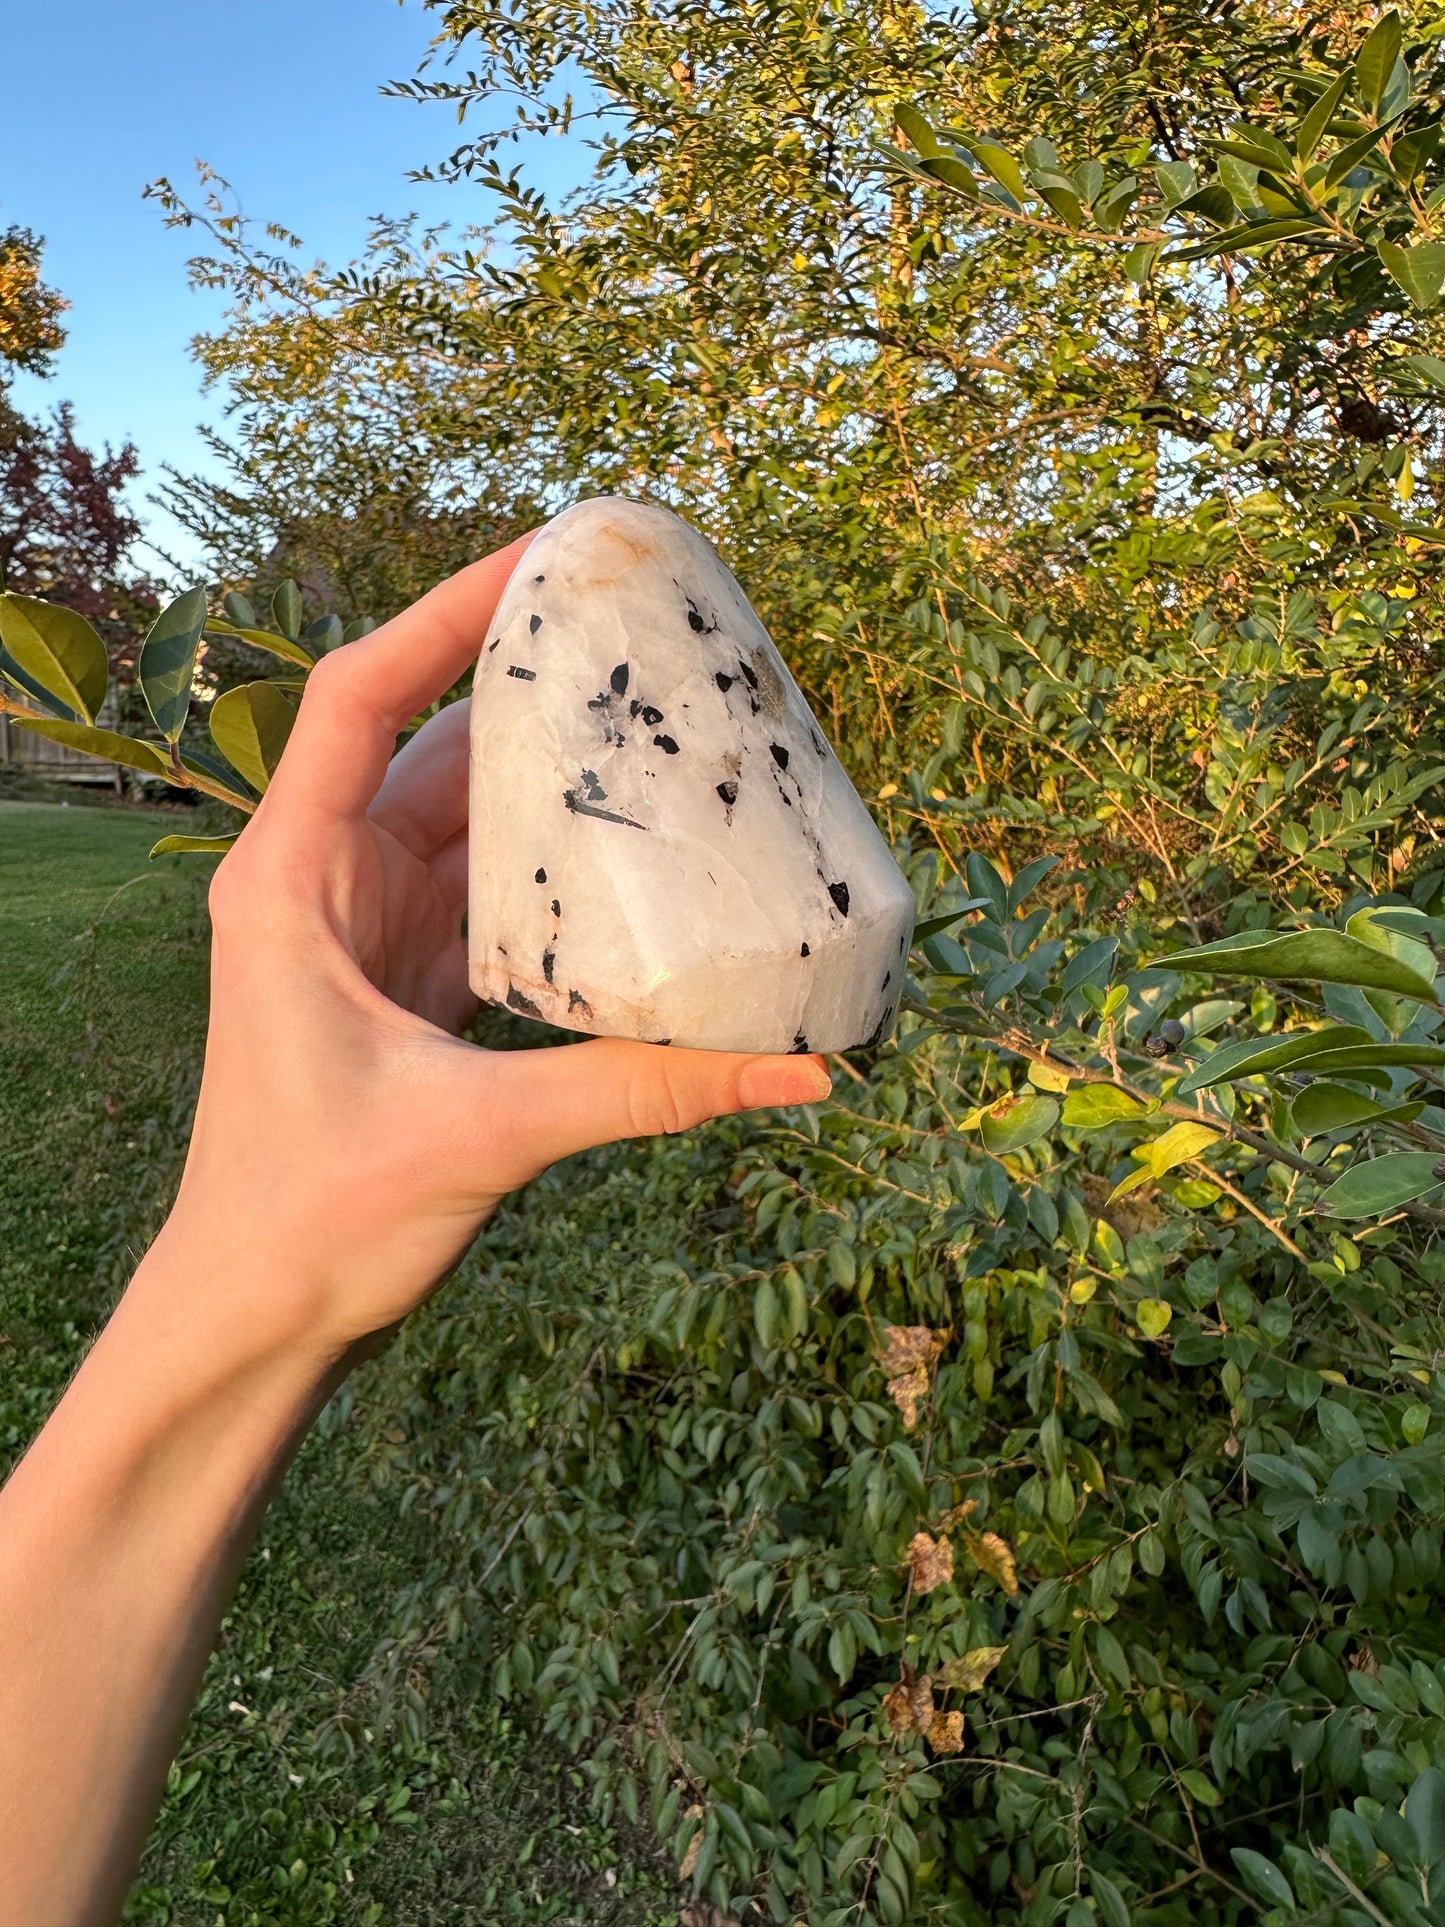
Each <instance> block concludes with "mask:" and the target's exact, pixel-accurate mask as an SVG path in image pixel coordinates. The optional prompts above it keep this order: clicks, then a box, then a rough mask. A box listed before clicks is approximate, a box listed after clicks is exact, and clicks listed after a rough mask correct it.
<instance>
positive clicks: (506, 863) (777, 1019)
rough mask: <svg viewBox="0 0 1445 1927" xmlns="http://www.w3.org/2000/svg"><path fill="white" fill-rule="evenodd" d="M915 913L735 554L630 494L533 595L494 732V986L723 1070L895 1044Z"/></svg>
mask: <svg viewBox="0 0 1445 1927" xmlns="http://www.w3.org/2000/svg"><path fill="white" fill-rule="evenodd" d="M912 928H913V897H912V893H911V892H910V890H909V887H908V884H907V882H906V881H905V879H904V878H903V876H902V875H901V874H900V872H899V870H898V868H897V865H896V864H895V863H894V861H893V858H892V857H891V856H890V855H889V852H888V846H887V844H886V843H885V842H884V841H883V838H882V837H881V836H880V835H879V833H878V830H877V829H876V827H875V826H874V823H873V820H872V818H871V817H870V816H869V814H868V812H867V810H866V809H865V808H864V806H863V804H862V802H861V801H860V800H859V797H858V795H857V793H856V791H855V790H854V788H853V785H852V784H851V783H850V782H849V780H848V777H847V775H846V773H845V771H844V769H843V767H842V765H841V764H840V763H839V761H838V759H837V757H836V756H835V755H834V754H833V752H832V750H831V749H830V748H829V747H828V744H827V743H826V742H825V740H824V738H823V734H822V731H821V730H820V729H819V728H818V725H817V723H816V722H815V721H814V720H813V716H812V712H811V711H810V710H809V708H808V705H807V703H806V701H805V700H804V698H803V695H802V692H801V691H800V690H799V688H798V686H797V684H796V683H795V682H794V681H793V678H792V677H791V676H790V675H789V673H788V670H787V668H786V666H785V664H784V662H783V659H782V657H781V656H780V655H779V654H778V652H777V650H776V649H775V648H774V646H773V644H772V642H771V641H770V640H769V637H768V635H767V632H766V631H765V630H764V628H763V626H762V624H761V623H760V622H759V621H758V618H757V617H756V615H754V613H753V611H752V609H751V608H750V607H749V605H748V601H747V598H746V596H744V594H743V592H742V590H741V589H740V588H739V587H738V584H737V582H736V580H735V579H734V578H733V576H732V575H731V574H730V572H729V571H728V570H727V569H726V568H725V567H724V566H723V563H722V562H721V560H720V559H719V557H718V555H717V553H716V551H715V550H714V549H713V548H712V546H711V544H710V543H708V542H706V541H705V540H704V539H703V538H702V537H701V536H700V535H698V534H697V533H696V531H695V530H693V529H690V528H689V527H688V526H687V524H686V523H685V522H682V521H679V520H678V518H677V517H676V516H675V515H672V514H670V513H669V512H668V511H667V510H666V509H663V508H658V507H655V506H653V505H651V504H648V503H642V502H630V501H623V500H619V499H615V498H612V497H605V498H603V499H600V500H594V501H587V502H579V503H578V504H577V505H576V507H575V508H570V509H568V510H567V511H566V512H565V514H562V515H559V516H558V517H557V518H556V520H555V521H553V522H550V523H548V525H547V526H546V528H544V529H543V530H542V532H541V534H540V535H539V536H538V537H537V539H536V540H535V541H534V542H533V543H532V545H531V547H530V548H529V549H528V550H527V551H526V553H525V554H524V555H523V557H522V560H521V562H520V563H519V564H518V566H517V570H516V573H515V574H514V575H513V577H512V579H511V581H510V582H509V583H508V585H507V588H506V591H505V592H504V594H503V596H502V600H501V603H500V605H499V606H498V609H497V614H496V618H495V620H494V622H493V625H492V628H491V631H490V633H489V635H488V637H487V642H486V645H485V647H484V649H483V651H482V656H481V660H480V662H479V663H478V665H477V675H476V688H475V693H474V695H473V697H472V714H471V903H470V911H469V917H468V946H469V953H470V970H471V982H472V988H473V989H474V990H475V991H476V992H477V994H478V995H479V996H481V997H483V998H486V999H489V1000H490V1001H492V1002H494V1003H498V1004H505V1005H507V1006H509V1007H510V1008H511V1009H513V1010H516V1011H520V1012H522V1013H523V1014H524V1015H525V1016H528V1017H538V1018H544V1019H545V1020H546V1021H547V1022H548V1023H551V1024H560V1025H562V1026H564V1027H566V1028H567V1029H569V1030H583V1031H590V1032H593V1033H594V1034H597V1035H601V1036H608V1037H635V1038H643V1039H647V1040H650V1041H652V1042H658V1043H673V1044H687V1045H693V1046H696V1047H699V1048H702V1049H708V1050H738V1051H795V1050H796V1051H803V1050H810V1051H835V1050H847V1049H849V1048H851V1047H852V1046H854V1045H858V1044H864V1043H876V1042H878V1041H879V1040H881V1039H882V1038H883V1037H884V1036H885V1035H886V1034H887V1032H888V1030H889V1028H890V1027H891V1025H892V1023H893V1019H894V1016H895V1014H896V1012H897V1008H898V999H899V996H900V994H901V992H902V989H903V975H904V967H905V965H906V963H907V956H908V946H909V940H910V937H911V934H912Z"/></svg>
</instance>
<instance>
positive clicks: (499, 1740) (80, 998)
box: [0, 803, 677, 1927]
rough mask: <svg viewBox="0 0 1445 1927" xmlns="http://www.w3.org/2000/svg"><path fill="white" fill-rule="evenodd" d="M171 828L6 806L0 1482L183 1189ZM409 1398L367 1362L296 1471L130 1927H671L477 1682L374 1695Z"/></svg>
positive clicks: (415, 1550) (187, 1092) (199, 1716)
mask: <svg viewBox="0 0 1445 1927" xmlns="http://www.w3.org/2000/svg"><path fill="white" fill-rule="evenodd" d="M166 827H167V825H166V824H165V823H164V822H159V825H158V819H157V817H156V816H155V815H154V814H151V813H148V812H141V811H131V810H123V809H115V808H88V807H83V806H79V805H75V806H71V807H62V806H58V805H53V804H31V803H0V1358H3V1359H4V1361H5V1370H4V1372H3V1375H0V1442H3V1453H4V1457H5V1460H6V1462H7V1463H8V1462H9V1461H10V1460H11V1459H13V1457H14V1456H15V1454H16V1453H17V1452H18V1451H19V1450H21V1449H23V1447H24V1444H25V1442H26V1440H27V1439H28V1438H29V1437H30V1436H31V1434H32V1433H33V1431H34V1430H35V1428H36V1427H37V1426H38V1425H39V1424H40V1422H41V1421H42V1419H43V1417H44V1414H45V1412H46V1410H47V1409H48V1407H49V1406H50V1404H51V1403H52V1402H53V1400H54V1398H55V1396H56V1395H57V1393H58V1392H59V1390H60V1389H61V1387H62V1386H63V1385H64V1383H65V1380H66V1378H67V1377H68V1375H69V1374H70V1372H71V1371H72V1370H73V1369H74V1367H75V1365H76V1363H77V1362H78V1360H79V1358H80V1356H81V1355H82V1353H83V1351H84V1349H85V1346H86V1344H87V1343H88V1342H89V1340H90V1338H91V1337H92V1336H93V1334H94V1332H95V1330H96V1328H97V1326H98V1325H99V1323H100V1322H101V1321H102V1320H103V1318H104V1316H105V1313H106V1311H107V1309H108V1307H109V1305H110V1304H111V1303H112V1301H113V1299H114V1296H115V1294H116V1292H117V1291H118V1290H119V1289H120V1287H121V1286H122V1285H123V1283H124V1280H125V1278H126V1276H127V1275H128V1273H129V1270H130V1268H131V1267H132V1265H133V1263H134V1260H135V1256H136V1254H137V1253H138V1252H139V1251H140V1250H141V1249H143V1247H144V1243H145V1240H146V1238H147V1236H148V1235H149V1232H150V1231H151V1230H152V1229H153V1228H154V1225H155V1223H156V1222H157V1221H158V1219H159V1216H160V1214H161V1213H162V1212H163V1210H164V1207H165V1201H166V1199H167V1198H168V1196H169V1194H170V1190H171V1187H172V1186H173V1184H174V1181H175V1177H176V1173H177V1169H178V1159H179V1154H180V1151H181V1149H182V1147H183V1144H184V1136H185V1128H186V1120H187V1117H188V1115H189V1106H190V1103H191V1100H192V1096H193V1091H194V1078H195V1069H196V1065H197V1063H198V1061H199V1051H200V1045H201V1042H202V1039H203V1036H204V1026H205V1008H206V928H205V915H204V908H205V896H204V878H205V873H206V871H207V870H208V869H209V867H210V866H209V864H206V863H202V864H199V865H194V866H191V867H187V865H186V863H185V861H184V860H183V859H165V860H163V861H162V862H160V863H157V864H153V865H152V864H149V863H148V861H147V856H146V852H147V850H148V849H149V847H150V845H151V843H152V842H153V841H154V840H155V838H156V836H157V834H163V833H164V830H165V828H166ZM57 978H59V981H57ZM421 1315H422V1316H426V1314H425V1313H423V1314H421ZM411 1389H412V1388H409V1387H407V1386H406V1385H405V1384H404V1383H402V1382H400V1380H399V1375H398V1373H397V1369H396V1366H395V1364H388V1362H387V1361H386V1360H381V1361H378V1363H377V1364H375V1365H373V1366H371V1367H369V1368H368V1369H367V1372H366V1373H365V1374H363V1375H362V1376H361V1377H360V1378H358V1379H357V1380H356V1381H355V1382H354V1384H353V1386H352V1387H351V1388H350V1390H349V1394H348V1395H347V1396H345V1397H344V1399H343V1400H339V1401H337V1403H336V1404H335V1405H334V1406H333V1407H332V1408H330V1409H329V1411H328V1413H327V1414H326V1415H325V1416H324V1418H323V1422H322V1424H321V1426H320V1427H318V1430H317V1432H316V1433H315V1434H314V1435H313V1437H312V1438H311V1440H310V1441H309V1442H308V1443H307V1445H306V1447H305V1449H304V1450H303V1452H302V1454H301V1457H300V1459H299V1460H298V1462H297V1465H296V1467H295V1469H294V1471H293V1473H292V1475H291V1477H290V1479H289V1480H288V1482H287V1485H286V1487H285V1488H284V1490H283V1492H282V1495H281V1497H280V1498H279V1500H278V1501H277V1503H276V1505H275V1507H274V1508H273V1510H272V1512H271V1514H270V1515H269V1517H268V1519H267V1521H266V1525H265V1528H264V1531H263V1535H262V1542H261V1544H260V1545H259V1546H258V1548H257V1551H256V1553H255V1555H254V1556H253V1558H252V1560H251V1562H250V1564H249V1566H248V1568H247V1571H246V1574H245V1577H244V1579H243V1581H242V1585H241V1588H240V1591H239V1593H238V1595H237V1598H236V1601H235V1603H234V1605H233V1608H232V1610H231V1612H230V1613H229V1615H228V1616H227V1619H226V1621H225V1624H224V1626H223V1629H222V1633H221V1638H220V1641H219V1645H218V1649H217V1653H216V1656H215V1659H214V1660H213V1662H212V1665H211V1667H210V1670H209V1672H208V1674H207V1678H206V1683H205V1688H204V1691H203V1693H202V1697H201V1700H200V1702H199V1704H198V1707H197V1710H196V1714H195V1717H194V1719H193V1721H192V1724H191V1728H190V1730H189V1732H188V1733H187V1735H186V1738H185V1741H184V1744H183V1747H182V1750H181V1754H180V1757H179V1759H178V1761H177V1763H176V1766H175V1767H174V1768H173V1769H172V1773H171V1786H170V1792H169V1795H168V1798H167V1802H166V1806H165V1809H164V1811H163V1813H162V1815H161V1818H160V1822H159V1824H158V1826H157V1828H156V1831H155V1834H154V1837H153V1839H152V1842H151V1846H150V1849H149V1852H148V1854H147V1857H146V1862H145V1866H144V1868H143V1870H142V1876H141V1880H140V1883H139V1884H138V1886H137V1888H136V1890H135V1892H134V1894H133V1895H132V1898H131V1902H130V1905H129V1908H128V1910H127V1919H129V1920H132V1921H137V1922H144V1923H147V1924H148V1927H160V1924H161V1923H175V1924H176V1927H201V1923H205V1924H206V1927H210V1924H211V1923H224V1927H243V1924H245V1927H249V1924H250V1923H257V1924H258V1927H259V1923H268V1924H269V1923H275V1927H329V1923H333V1922H357V1923H366V1924H367V1927H392V1924H393V1923H394V1924H395V1927H411V1923H415V1927H481V1924H483V1923H491V1922H498V1923H501V1922H519V1923H532V1922H562V1923H565V1922H573V1923H577V1924H578V1927H580V1924H581V1923H583V1922H586V1923H588V1927H593V1924H594V1923H596V1924H600V1927H662V1924H663V1923H673V1922H675V1921H676V1920H677V1908H676V1902H675V1901H673V1900H670V1898H669V1895H670V1893H671V1891H672V1890H671V1886H670V1883H669V1882H667V1881H666V1879H665V1878H664V1877H663V1870H662V1869H661V1867H660V1865H659V1863H658V1862H657V1861H656V1860H655V1859H654V1857H653V1855H652V1854H651V1852H650V1850H649V1845H648V1843H647V1841H645V1840H644V1839H642V1838H641V1837H640V1836H632V1835H628V1834H627V1833H626V1829H625V1827H623V1828H622V1831H621V1832H619V1830H618V1829H617V1828H609V1827H604V1826H602V1825H600V1824H598V1823H597V1822H596V1821H595V1819H594V1818H593V1817H592V1816H591V1814H590V1811H589V1808H588V1804H587V1800H586V1796H585V1793H584V1791H583V1779H582V1775H581V1772H580V1771H579V1769H578V1765H577V1764H576V1763H574V1762H573V1761H572V1760H570V1759H569V1758H567V1757H563V1756H559V1755H558V1754H557V1753H556V1752H555V1750H554V1749H549V1748H547V1747H545V1746H542V1745H539V1744H538V1743H537V1741H536V1739H535V1736H534V1735H533V1734H532V1733H530V1732H529V1731H528V1730H526V1728H525V1727H524V1726H523V1725H521V1724H519V1723H518V1722H517V1720H516V1719H515V1717H511V1716H508V1715H507V1714H504V1712H503V1711H502V1710H501V1709H498V1708H497V1707H495V1706H494V1705H493V1703H492V1701H491V1697H490V1694H488V1693H485V1692H479V1691H478V1690H477V1684H476V1681H475V1679H469V1678H467V1677H466V1676H464V1675H463V1674H461V1673H460V1672H456V1673H451V1674H449V1673H448V1672H446V1671H445V1669H441V1668H438V1669H434V1670H433V1671H432V1672H431V1674H430V1676H429V1679H428V1683H427V1688H426V1695H425V1698H424V1699H423V1697H422V1695H420V1694H417V1695H415V1696H414V1697H413V1699H412V1700H411V1701H409V1702H408V1701H404V1702H403V1703H402V1704H401V1705H399V1706H398V1705H395V1704H391V1703H389V1702H388V1701H385V1700H383V1699H382V1697H381V1696H380V1695H379V1694H378V1692H377V1690H376V1689H375V1688H374V1687H373V1686H372V1684H371V1683H370V1679H369V1675H368V1664H369V1662H370V1661H371V1659H372V1657H373V1654H374V1652H375V1649H376V1646H377V1643H378V1640H379V1638H380V1636H381V1634H382V1632H383V1631H384V1629H385V1627H386V1625H387V1623H388V1613H389V1610H390V1608H391V1606H392V1603H393V1602H394V1600H395V1599H396V1598H397V1597H398V1596H399V1595H401V1594H403V1593H405V1591H406V1589H407V1588H408V1586H411V1585H415V1584H416V1583H417V1580H418V1578H419V1576H420V1574H421V1573H422V1571H423V1570H424V1568H425V1563H426V1559H427V1554H428V1548H429V1544H430V1541H431V1537H432V1535H433V1534H434V1533H435V1531H436V1527H435V1525H434V1524H433V1523H432V1522H431V1521H430V1520H428V1519H425V1518H423V1517H420V1516H418V1515H417V1514H415V1513H409V1512H405V1511H403V1509H402V1506H401V1501H400V1495H399V1493H398V1491H397V1490H396V1489H395V1487H393V1486H391V1485H389V1484H388V1483H387V1482H386V1481H385V1478H384V1470H383V1468H384V1452H383V1451H382V1450H380V1449H378V1448H379V1444H380V1442H382V1441H384V1440H385V1438H386V1436H387V1434H388V1433H389V1432H391V1431H392V1430H393V1429H394V1427H395V1424H396V1415H395V1413H394V1411H393V1410H392V1409H391V1407H392V1406H393V1405H395V1404H398V1403H400V1402H401V1401H402V1400H404V1399H406V1398H407V1397H408V1394H409V1392H410V1390H411ZM409 1422H412V1423H414V1422H415V1409H414V1406H413V1408H412V1415H411V1419H410V1421H409ZM619 1826H622V1823H620V1822H619Z"/></svg>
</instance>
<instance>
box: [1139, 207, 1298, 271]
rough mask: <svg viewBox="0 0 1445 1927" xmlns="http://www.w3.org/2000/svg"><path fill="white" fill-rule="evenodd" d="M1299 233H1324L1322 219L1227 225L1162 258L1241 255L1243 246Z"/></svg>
mask: <svg viewBox="0 0 1445 1927" xmlns="http://www.w3.org/2000/svg"><path fill="white" fill-rule="evenodd" d="M1302 234H1320V235H1323V234H1325V228H1324V224H1323V222H1321V221H1318V220H1314V219H1312V218H1308V217H1306V216H1303V215H1301V216H1299V217H1298V218H1294V219H1290V220H1282V221H1245V222H1243V223H1241V225H1240V226H1238V227H1232V228H1226V229H1225V231H1224V232H1223V234H1212V235H1210V237H1209V239H1208V240H1207V241H1196V242H1195V244H1194V246H1193V247H1188V248H1180V249H1178V250H1177V252H1175V253H1173V254H1166V255H1165V257H1164V260H1165V263H1166V265H1168V264H1172V263H1173V262H1176V261H1207V260H1208V259H1209V257H1210V256H1211V255H1215V254H1241V253H1243V251H1244V250H1245V249H1246V248H1257V247H1264V246H1266V245H1267V244H1268V243H1269V242H1272V241H1294V240H1297V239H1298V238H1299V236H1300V235H1302Z"/></svg>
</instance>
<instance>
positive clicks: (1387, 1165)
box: [1319, 1151, 1445, 1218]
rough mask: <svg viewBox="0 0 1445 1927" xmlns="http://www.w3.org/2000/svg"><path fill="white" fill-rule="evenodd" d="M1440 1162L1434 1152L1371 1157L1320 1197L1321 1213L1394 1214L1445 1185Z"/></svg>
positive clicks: (1337, 1215) (1353, 1215)
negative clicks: (1438, 1166)
mask: <svg viewBox="0 0 1445 1927" xmlns="http://www.w3.org/2000/svg"><path fill="white" fill-rule="evenodd" d="M1439 1162H1440V1159H1439V1157H1438V1156H1437V1155H1436V1153H1435V1152H1434V1151H1391V1152H1389V1153H1387V1154H1386V1155H1385V1156H1384V1157H1379V1158H1370V1159H1369V1160H1368V1161H1367V1162H1366V1163H1363V1164H1357V1165H1355V1166H1354V1168H1353V1169H1352V1170H1349V1171H1346V1172H1345V1174H1344V1176H1343V1177H1341V1178H1336V1179H1335V1181H1334V1183H1333V1184H1332V1185H1330V1186H1329V1187H1328V1189H1326V1190H1325V1191H1323V1192H1322V1193H1321V1194H1320V1201H1319V1210H1320V1211H1321V1213H1323V1214H1325V1215H1327V1216H1329V1217H1332V1218H1374V1217H1378V1216H1380V1214H1381V1213H1383V1212H1386V1211H1394V1210H1396V1209H1397V1208H1398V1207H1399V1206H1400V1205H1402V1204H1409V1203H1410V1202H1411V1200H1412V1199H1414V1198H1420V1197H1423V1196H1424V1195H1425V1193H1426V1192H1427V1191H1434V1190H1437V1189H1438V1188H1439V1186H1440V1184H1441V1183H1442V1182H1445V1180H1442V1179H1441V1178H1439V1177H1438V1176H1437V1175H1436V1171H1435V1167H1436V1165H1437V1164H1439Z"/></svg>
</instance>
